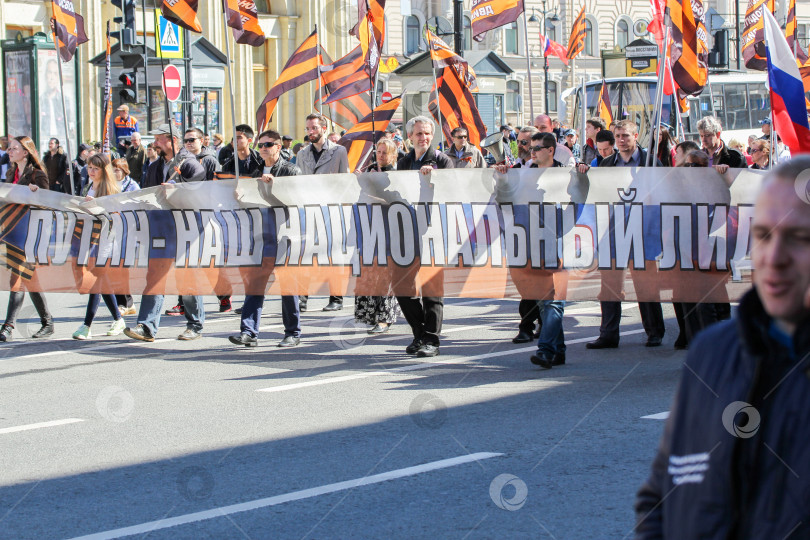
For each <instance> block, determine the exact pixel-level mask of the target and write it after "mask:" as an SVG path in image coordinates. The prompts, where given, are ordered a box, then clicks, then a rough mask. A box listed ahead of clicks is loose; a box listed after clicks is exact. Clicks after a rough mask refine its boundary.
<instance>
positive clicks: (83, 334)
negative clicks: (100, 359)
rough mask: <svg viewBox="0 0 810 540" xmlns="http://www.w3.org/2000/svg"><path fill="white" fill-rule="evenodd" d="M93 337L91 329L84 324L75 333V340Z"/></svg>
mask: <svg viewBox="0 0 810 540" xmlns="http://www.w3.org/2000/svg"><path fill="white" fill-rule="evenodd" d="M91 337H92V336H91V335H90V327H89V326H86V325H84V324H83V325H81V326H80V327H79V329H78V330H76V331H75V332H73V339H90V338H91Z"/></svg>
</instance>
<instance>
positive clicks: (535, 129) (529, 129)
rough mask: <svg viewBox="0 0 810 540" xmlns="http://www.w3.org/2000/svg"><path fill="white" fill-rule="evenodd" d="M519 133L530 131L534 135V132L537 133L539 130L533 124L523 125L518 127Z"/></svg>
mask: <svg viewBox="0 0 810 540" xmlns="http://www.w3.org/2000/svg"><path fill="white" fill-rule="evenodd" d="M520 133H531V134H532V135H534V134H535V133H539V131H538V130H537V128H536V127H534V126H525V127H522V128H520Z"/></svg>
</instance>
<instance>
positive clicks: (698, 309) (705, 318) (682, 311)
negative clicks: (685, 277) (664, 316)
mask: <svg viewBox="0 0 810 540" xmlns="http://www.w3.org/2000/svg"><path fill="white" fill-rule="evenodd" d="M672 306H673V307H674V308H675V319H676V320H677V321H678V329H679V330H680V332H681V335H682V336H683V337H685V338H686V342H687V343H691V342H692V340H693V339H694V337H695V334H697V333H698V332H700V331H701V330H703V329H704V328H706V327H707V326H709V325H710V324H713V323H716V322H717V321H719V320H720V319H719V318H718V317H717V314H716V313H715V304H695V303H690V302H673V303H672Z"/></svg>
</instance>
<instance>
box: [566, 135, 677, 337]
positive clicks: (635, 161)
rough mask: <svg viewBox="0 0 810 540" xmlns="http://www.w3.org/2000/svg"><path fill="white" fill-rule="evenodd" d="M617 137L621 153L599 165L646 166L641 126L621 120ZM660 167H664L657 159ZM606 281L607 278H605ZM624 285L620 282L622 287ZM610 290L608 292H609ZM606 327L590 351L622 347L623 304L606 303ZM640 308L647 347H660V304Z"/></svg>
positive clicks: (643, 304) (584, 168)
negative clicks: (641, 144) (641, 140)
mask: <svg viewBox="0 0 810 540" xmlns="http://www.w3.org/2000/svg"><path fill="white" fill-rule="evenodd" d="M614 131H615V133H614V136H615V137H616V149H617V150H618V152H616V153H615V154H613V155H612V156H609V157H606V158H604V159H603V160H602V162H601V163H600V164H599V167H600V168H602V167H646V166H647V150H646V149H644V148H641V147H640V146H639V145H638V126H637V125H636V123H635V122H632V121H630V120H621V121H620V122H617V123H616V128H615V130H614ZM656 164H657V166H658V167H663V165H662V164H661V162H660V161H658V160H657V158H656ZM588 168H589V167H587V166H586V165H584V164H581V165H579V167H578V169H579V171H580V172H587V170H588ZM605 274H608V272H605ZM603 279H604V278H603ZM622 285H623V284H622V283H617V286H619V287H621V286H622ZM606 289H607V290H606ZM610 289H612V287H610V286H608V287H605V282H604V281H603V288H602V292H601V293H600V296H601V295H602V294H606V293H608V292H612V291H610ZM600 305H601V308H602V324H601V325H600V327H599V338H597V339H596V340H595V341H591V342H590V343H586V344H585V347H586V348H588V349H615V348H616V347H618V346H619V323H620V322H621V318H622V303H621V302H617V301H602V302H600ZM638 309H639V311H640V312H641V322H642V324H643V325H644V330H645V332H647V343H646V345H647V347H659V346H660V345H661V343H662V341H663V339H664V331H665V326H664V311H663V310H662V309H661V303H660V302H639V303H638Z"/></svg>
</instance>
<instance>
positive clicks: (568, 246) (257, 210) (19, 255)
mask: <svg viewBox="0 0 810 540" xmlns="http://www.w3.org/2000/svg"><path fill="white" fill-rule="evenodd" d="M762 179H763V175H762V174H761V173H760V172H757V171H748V170H733V169H732V170H730V171H729V173H727V174H726V175H723V176H721V175H719V174H718V173H717V172H716V171H714V169H705V170H703V169H694V168H690V169H679V168H656V169H643V168H642V169H627V168H615V169H591V170H590V171H589V173H588V174H587V175H582V174H578V173H577V172H576V171H575V170H572V169H560V168H557V169H553V168H550V169H513V170H510V171H509V173H508V174H506V175H503V174H499V173H497V172H495V171H494V170H492V169H464V170H437V171H433V174H432V175H430V177H426V176H421V175H420V174H419V172H418V171H399V172H389V173H366V174H361V175H354V174H342V175H314V176H294V177H280V178H276V179H274V180H273V182H272V183H269V184H267V183H264V182H262V181H261V180H259V179H254V178H242V179H240V180H239V183H238V185H237V183H236V181H235V180H215V181H213V182H198V183H191V184H178V185H168V186H159V187H156V188H151V189H146V190H141V191H135V192H131V193H121V194H118V195H113V196H108V197H103V198H98V199H93V200H91V201H85V200H84V199H83V198H80V197H70V196H68V195H63V194H59V193H56V192H47V191H42V190H39V191H37V192H33V193H32V192H31V191H30V190H29V189H28V188H27V187H25V186H23V187H20V186H14V185H9V184H2V185H0V202H2V203H3V205H2V206H0V261H2V268H1V269H0V288H2V289H11V290H29V291H46V292H81V293H88V292H104V293H117V294H125V293H129V294H164V293H165V294H202V295H213V294H218V295H224V294H265V293H266V294H272V295H277V294H286V295H290V294H333V295H346V296H351V295H388V294H396V295H411V296H415V295H419V294H423V295H425V296H446V297H458V296H463V297H478V298H504V297H523V298H531V299H549V298H557V299H568V300H640V301H658V300H660V301H673V300H674V301H683V302H701V301H703V302H728V301H730V300H731V301H733V300H736V299H738V298H739V297H740V296H741V294H742V293H743V292H744V291H745V290H747V289H748V288H749V287H750V284H751V272H752V268H751V260H750V249H751V245H752V240H751V220H752V217H753V203H754V200H755V197H756V194H757V192H758V190H759V188H760V186H761V183H762Z"/></svg>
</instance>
